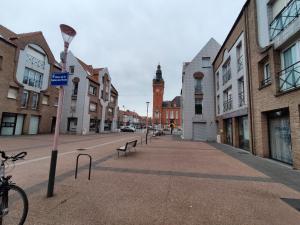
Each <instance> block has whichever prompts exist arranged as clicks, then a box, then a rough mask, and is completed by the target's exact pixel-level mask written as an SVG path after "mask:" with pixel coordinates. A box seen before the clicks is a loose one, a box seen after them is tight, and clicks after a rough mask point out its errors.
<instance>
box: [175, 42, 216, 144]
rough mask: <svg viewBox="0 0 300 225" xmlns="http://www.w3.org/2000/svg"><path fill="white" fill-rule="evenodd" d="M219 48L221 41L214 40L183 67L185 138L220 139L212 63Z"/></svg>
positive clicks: (183, 123) (183, 126)
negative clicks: (217, 136) (216, 120)
mask: <svg viewBox="0 0 300 225" xmlns="http://www.w3.org/2000/svg"><path fill="white" fill-rule="evenodd" d="M219 49H220V45H219V44H218V43H217V41H215V40H214V39H210V40H209V42H208V43H207V44H206V45H205V46H204V47H203V48H202V49H201V51H200V52H199V53H198V54H197V55H196V57H195V58H194V59H193V60H192V61H191V62H189V63H185V64H184V65H183V72H182V96H181V100H182V104H181V115H182V129H183V134H182V137H183V138H184V139H189V140H201V141H215V140H216V132H217V129H216V123H215V107H214V74H213V67H212V62H213V60H214V58H215V56H216V54H217V53H218V51H219Z"/></svg>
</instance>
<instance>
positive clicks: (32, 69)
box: [0, 25, 60, 135]
mask: <svg viewBox="0 0 300 225" xmlns="http://www.w3.org/2000/svg"><path fill="white" fill-rule="evenodd" d="M54 71H60V66H59V65H58V64H57V62H56V61H55V58H54V56H53V54H52V52H51V50H50V48H49V46H48V44H47V42H46V40H45V38H44V36H43V34H42V32H31V33H23V34H16V33H14V32H12V31H10V30H9V29H7V28H6V27H4V26H2V25H0V120H1V124H0V135H21V134H38V133H50V132H52V131H53V130H54V127H55V121H56V109H57V101H58V90H57V89H56V88H55V87H51V86H50V74H51V73H52V72H54Z"/></svg>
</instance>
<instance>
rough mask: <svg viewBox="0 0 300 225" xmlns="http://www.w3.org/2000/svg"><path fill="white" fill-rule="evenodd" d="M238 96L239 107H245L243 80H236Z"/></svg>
mask: <svg viewBox="0 0 300 225" xmlns="http://www.w3.org/2000/svg"><path fill="white" fill-rule="evenodd" d="M238 95H239V106H240V107H241V106H244V105H245V87H244V78H243V77H242V78H240V79H239V80H238Z"/></svg>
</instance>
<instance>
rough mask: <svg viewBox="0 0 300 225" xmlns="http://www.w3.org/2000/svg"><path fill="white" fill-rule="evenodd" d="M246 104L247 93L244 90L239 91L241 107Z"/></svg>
mask: <svg viewBox="0 0 300 225" xmlns="http://www.w3.org/2000/svg"><path fill="white" fill-rule="evenodd" d="M244 105H246V101H245V93H244V92H240V93H239V107H242V106H244Z"/></svg>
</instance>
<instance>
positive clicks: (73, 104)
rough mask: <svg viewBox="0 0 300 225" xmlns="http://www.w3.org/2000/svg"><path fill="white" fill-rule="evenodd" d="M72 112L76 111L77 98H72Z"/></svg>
mask: <svg viewBox="0 0 300 225" xmlns="http://www.w3.org/2000/svg"><path fill="white" fill-rule="evenodd" d="M71 112H76V100H75V99H72V100H71Z"/></svg>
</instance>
